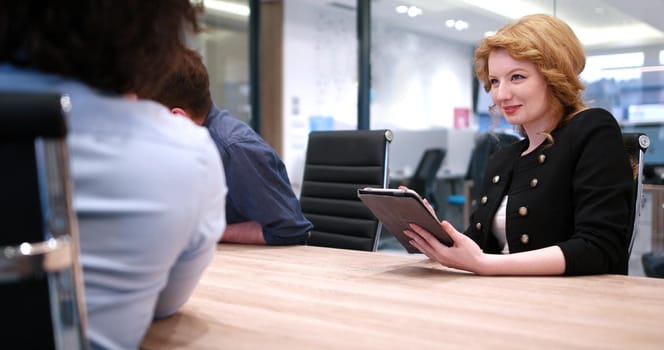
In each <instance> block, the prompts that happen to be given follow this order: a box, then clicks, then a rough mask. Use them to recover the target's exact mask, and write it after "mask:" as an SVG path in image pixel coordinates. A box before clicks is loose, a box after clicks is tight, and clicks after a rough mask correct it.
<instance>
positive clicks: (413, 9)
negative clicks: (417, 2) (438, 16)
mask: <svg viewBox="0 0 664 350" xmlns="http://www.w3.org/2000/svg"><path fill="white" fill-rule="evenodd" d="M396 11H397V13H401V14H407V15H408V16H409V17H416V16H419V15H421V14H422V9H421V8H419V7H417V6H406V5H399V6H397V7H396Z"/></svg>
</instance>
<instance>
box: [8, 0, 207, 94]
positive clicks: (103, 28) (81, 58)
mask: <svg viewBox="0 0 664 350" xmlns="http://www.w3.org/2000/svg"><path fill="white" fill-rule="evenodd" d="M199 9H200V6H197V5H192V4H191V3H190V1H189V0H159V1H150V0H63V1H37V0H21V1H1V2H0V62H5V63H10V64H14V65H17V66H23V67H28V68H33V69H37V70H39V71H42V72H45V73H52V74H57V75H61V76H65V77H70V78H73V79H77V80H79V81H82V82H84V83H86V84H88V85H90V86H92V87H95V88H97V89H99V90H102V91H105V92H110V93H127V92H131V91H133V90H134V89H135V88H136V87H137V86H138V84H139V83H140V84H141V85H142V86H146V85H153V86H159V85H160V83H161V79H162V76H163V75H165V74H166V73H168V72H169V71H170V70H171V69H172V68H173V67H174V60H175V57H176V56H177V55H174V54H173V53H174V52H176V50H177V49H178V48H179V46H181V45H182V41H183V40H184V31H185V30H188V29H191V30H194V31H198V29H199V27H198V22H197V10H199Z"/></svg>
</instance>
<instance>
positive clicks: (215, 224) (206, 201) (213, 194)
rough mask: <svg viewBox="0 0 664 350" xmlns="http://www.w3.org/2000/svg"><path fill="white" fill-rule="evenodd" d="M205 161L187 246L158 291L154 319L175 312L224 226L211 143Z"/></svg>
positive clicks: (222, 183) (219, 174) (221, 182)
mask: <svg viewBox="0 0 664 350" xmlns="http://www.w3.org/2000/svg"><path fill="white" fill-rule="evenodd" d="M206 152H207V153H208V154H207V157H206V159H207V160H209V162H208V163H207V164H206V165H207V166H206V167H205V168H204V169H203V171H202V172H201V174H198V180H199V181H198V186H197V187H196V188H197V189H198V191H199V198H200V202H199V203H200V205H199V206H198V207H197V208H193V209H194V210H193V211H192V212H193V213H197V215H196V216H195V217H194V223H193V228H192V230H193V234H192V235H191V239H190V241H189V244H188V246H187V247H186V248H185V249H184V251H183V252H182V253H181V254H180V255H179V257H178V259H177V261H176V262H175V264H174V265H173V267H172V268H171V269H170V273H169V278H168V282H167V284H166V286H165V287H164V289H163V290H162V291H161V293H160V294H159V299H158V300H157V305H156V308H155V318H163V317H166V316H168V315H171V314H173V313H174V312H176V311H177V310H178V309H179V308H180V307H181V306H182V305H183V304H184V303H185V302H186V301H187V300H188V299H189V297H190V296H191V293H192V292H193V290H194V288H195V287H196V285H197V284H198V281H199V279H200V277H201V275H202V274H203V271H204V270H205V268H206V267H207V266H208V264H209V263H210V261H211V260H212V258H213V256H214V253H215V249H216V243H217V241H218V240H219V238H220V237H221V234H222V232H223V231H224V229H225V227H226V216H225V215H224V206H225V199H226V192H227V187H226V179H225V176H224V171H223V166H222V163H221V158H220V157H219V153H218V151H217V149H216V147H215V146H214V144H213V143H212V142H210V143H209V146H208V147H206Z"/></svg>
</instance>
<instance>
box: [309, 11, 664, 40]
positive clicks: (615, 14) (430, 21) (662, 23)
mask: <svg viewBox="0 0 664 350" xmlns="http://www.w3.org/2000/svg"><path fill="white" fill-rule="evenodd" d="M356 1H357V0H326V1H325V2H326V3H327V5H330V6H333V7H337V8H339V7H344V8H347V9H349V8H354V7H355V6H356ZM361 1H365V0H361ZM312 3H313V2H312ZM398 5H414V6H417V7H419V8H421V9H422V15H420V16H417V17H413V18H411V17H408V16H406V15H403V14H398V13H397V12H396V10H395V9H396V7H397V6H398ZM371 6H372V7H371V12H372V19H373V20H374V23H375V24H379V23H380V22H381V21H387V22H389V23H390V24H391V25H397V26H402V27H405V28H408V29H409V30H412V31H416V32H421V33H424V34H428V35H434V36H440V37H445V38H447V39H449V40H454V41H459V42H463V43H468V44H476V43H477V42H478V41H479V40H480V39H481V38H482V36H483V35H484V33H485V32H487V31H495V30H497V29H498V28H500V27H501V26H503V25H504V24H506V23H507V22H509V21H511V20H513V19H515V18H518V17H520V16H522V15H525V14H529V13H536V12H543V13H550V14H555V15H556V16H558V17H560V18H562V19H564V20H565V21H566V22H567V23H569V24H570V26H572V28H573V29H574V30H575V32H576V33H577V35H578V36H579V38H580V39H581V41H582V42H583V43H584V45H585V46H586V48H587V49H590V50H606V49H615V48H625V47H639V46H648V45H662V46H664V0H373V1H372V5H371ZM448 19H463V20H464V21H466V22H468V23H469V28H468V29H466V30H463V31H457V30H454V29H450V28H447V27H446V26H445V21H446V20H448Z"/></svg>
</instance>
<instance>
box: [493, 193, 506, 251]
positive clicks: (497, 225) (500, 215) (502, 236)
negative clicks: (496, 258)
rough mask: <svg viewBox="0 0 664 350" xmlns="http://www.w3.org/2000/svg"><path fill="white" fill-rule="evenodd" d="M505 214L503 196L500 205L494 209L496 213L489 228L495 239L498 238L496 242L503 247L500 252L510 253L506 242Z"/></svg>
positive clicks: (504, 199)
mask: <svg viewBox="0 0 664 350" xmlns="http://www.w3.org/2000/svg"><path fill="white" fill-rule="evenodd" d="M506 215H507V196H505V197H503V200H502V201H501V202H500V206H499V207H498V210H497V211H496V215H495V216H494V217H493V227H492V230H491V231H493V234H494V235H495V236H496V239H498V244H499V245H500V246H502V247H503V250H502V251H501V253H502V254H509V253H510V247H509V244H508V243H507V229H506V227H505V226H506V223H507V218H506V217H505V216H506Z"/></svg>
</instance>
